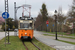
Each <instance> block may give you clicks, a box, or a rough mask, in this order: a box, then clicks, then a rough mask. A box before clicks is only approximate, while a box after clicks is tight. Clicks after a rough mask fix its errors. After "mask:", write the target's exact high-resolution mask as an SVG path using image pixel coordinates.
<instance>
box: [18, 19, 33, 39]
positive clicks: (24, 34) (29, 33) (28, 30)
mask: <svg viewBox="0 0 75 50" xmlns="http://www.w3.org/2000/svg"><path fill="white" fill-rule="evenodd" d="M33 31H34V21H33V19H28V18H24V19H20V20H19V22H18V36H19V38H20V39H32V38H33Z"/></svg>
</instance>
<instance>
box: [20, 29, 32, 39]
mask: <svg viewBox="0 0 75 50" xmlns="http://www.w3.org/2000/svg"><path fill="white" fill-rule="evenodd" d="M24 36H27V37H30V38H31V39H32V38H33V30H21V29H19V38H20V39H21V37H24Z"/></svg>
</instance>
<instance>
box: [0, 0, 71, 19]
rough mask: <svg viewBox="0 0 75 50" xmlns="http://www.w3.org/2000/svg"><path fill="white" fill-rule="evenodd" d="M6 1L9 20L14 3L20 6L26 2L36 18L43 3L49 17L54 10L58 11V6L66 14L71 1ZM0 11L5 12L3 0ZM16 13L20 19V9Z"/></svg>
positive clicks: (12, 16) (0, 3)
mask: <svg viewBox="0 0 75 50" xmlns="http://www.w3.org/2000/svg"><path fill="white" fill-rule="evenodd" d="M8 1H9V14H10V17H11V18H14V2H16V3H17V6H21V5H23V4H25V1H26V4H29V5H31V6H32V9H31V15H32V17H37V15H38V13H39V12H40V9H41V6H42V4H43V3H45V4H46V6H47V10H48V12H49V15H50V14H51V15H53V14H54V10H58V8H59V6H62V12H63V13H64V14H66V13H67V11H68V10H69V8H70V5H72V0H8ZM0 11H2V12H4V11H5V4H4V0H0ZM17 12H18V13H17V18H18V17H21V16H22V8H20V9H18V11H17Z"/></svg>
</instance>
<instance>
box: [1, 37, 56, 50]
mask: <svg viewBox="0 0 75 50" xmlns="http://www.w3.org/2000/svg"><path fill="white" fill-rule="evenodd" d="M4 41H5V39H4V38H3V39H2V40H0V50H25V47H24V46H23V44H22V42H21V40H20V39H19V38H18V37H16V36H10V42H11V44H7V45H6V47H5V45H4ZM32 41H33V43H34V44H36V45H37V46H38V47H40V48H41V50H55V49H54V48H51V47H49V46H47V45H45V44H43V43H41V42H39V41H38V40H36V39H35V38H33V40H32ZM25 44H26V46H28V49H29V50H38V49H37V48H35V47H34V46H33V45H32V44H31V43H30V42H28V41H26V42H25Z"/></svg>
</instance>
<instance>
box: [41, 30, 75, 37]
mask: <svg viewBox="0 0 75 50" xmlns="http://www.w3.org/2000/svg"><path fill="white" fill-rule="evenodd" d="M42 32H46V31H42ZM46 33H51V34H55V32H46ZM57 34H58V35H66V36H75V33H74V34H66V33H64V32H57Z"/></svg>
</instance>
